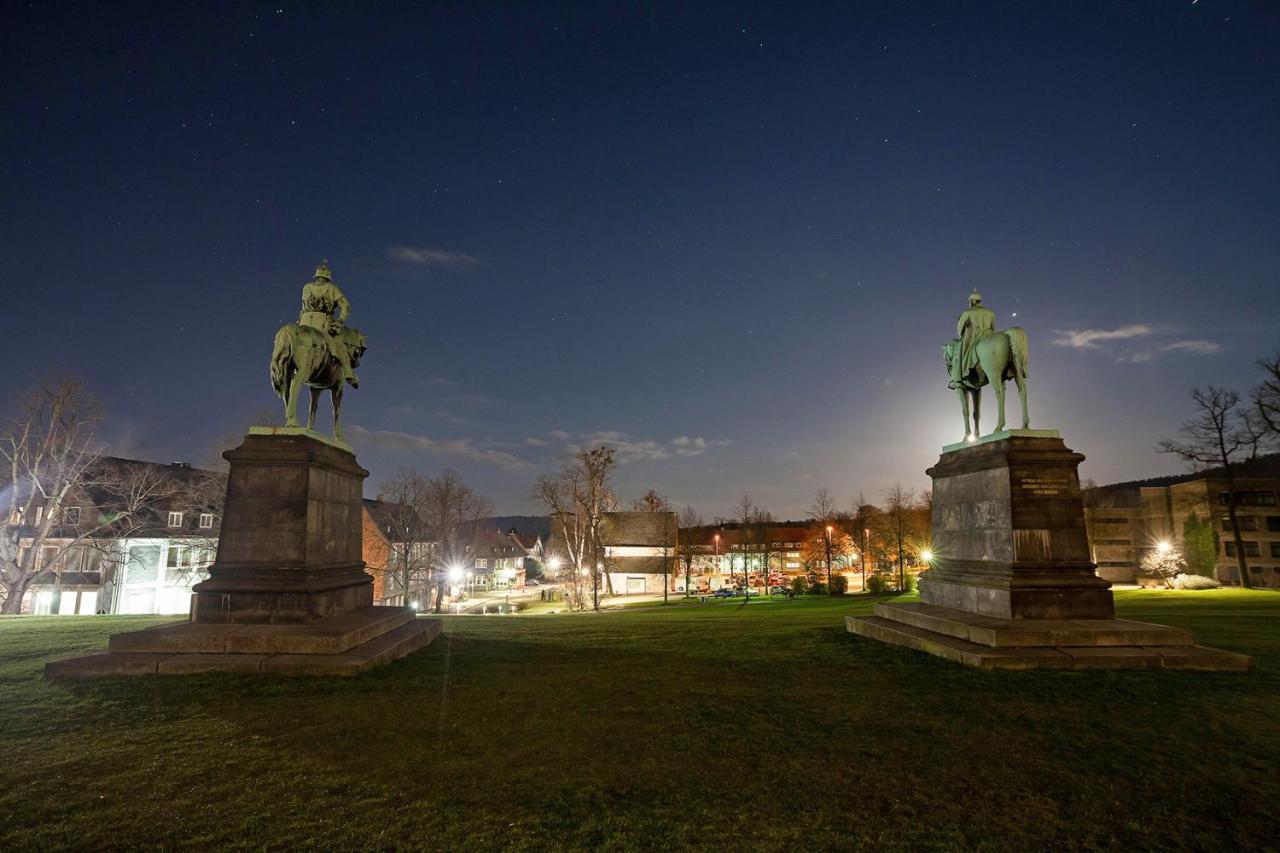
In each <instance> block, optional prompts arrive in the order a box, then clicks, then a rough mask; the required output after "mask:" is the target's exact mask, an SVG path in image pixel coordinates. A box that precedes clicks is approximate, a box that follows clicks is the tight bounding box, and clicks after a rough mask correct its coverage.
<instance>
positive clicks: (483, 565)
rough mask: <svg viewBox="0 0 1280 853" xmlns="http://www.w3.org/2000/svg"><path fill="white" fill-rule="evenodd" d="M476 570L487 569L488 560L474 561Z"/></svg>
mask: <svg viewBox="0 0 1280 853" xmlns="http://www.w3.org/2000/svg"><path fill="white" fill-rule="evenodd" d="M476 568H477V569H487V568H489V561H488V560H476Z"/></svg>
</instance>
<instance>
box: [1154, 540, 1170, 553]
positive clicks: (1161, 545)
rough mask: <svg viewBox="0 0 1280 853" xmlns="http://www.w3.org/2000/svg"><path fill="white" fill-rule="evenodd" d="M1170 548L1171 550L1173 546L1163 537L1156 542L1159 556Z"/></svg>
mask: <svg viewBox="0 0 1280 853" xmlns="http://www.w3.org/2000/svg"><path fill="white" fill-rule="evenodd" d="M1172 550H1173V546H1172V545H1170V544H1169V543H1168V541H1166V540H1164V539H1161V540H1160V541H1159V542H1157V543H1156V552H1157V553H1159V554H1160V555H1161V556H1163V555H1165V554H1168V553H1169V552H1170V551H1172Z"/></svg>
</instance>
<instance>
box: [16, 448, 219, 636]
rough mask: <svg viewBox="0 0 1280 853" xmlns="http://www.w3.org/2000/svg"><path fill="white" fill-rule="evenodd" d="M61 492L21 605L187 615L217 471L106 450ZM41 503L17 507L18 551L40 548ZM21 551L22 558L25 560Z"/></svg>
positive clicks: (207, 544)
mask: <svg viewBox="0 0 1280 853" xmlns="http://www.w3.org/2000/svg"><path fill="white" fill-rule="evenodd" d="M85 482H86V483H87V484H88V485H85V486H83V487H79V488H74V489H72V490H71V491H70V492H69V493H68V495H67V496H66V497H65V498H64V499H63V501H62V504H61V509H60V510H58V512H59V518H57V519H56V520H55V523H54V525H53V526H52V527H51V528H50V530H49V535H47V536H46V537H45V538H43V539H42V540H40V543H39V546H38V548H39V553H37V554H35V555H34V559H35V561H36V562H35V568H36V571H37V573H36V575H35V577H34V579H33V580H32V583H31V585H30V586H29V587H28V589H27V591H26V593H25V594H24V596H23V603H22V612H24V613H33V614H57V615H92V614H97V613H132V614H183V613H187V612H189V610H190V604H191V587H192V586H194V585H195V584H197V583H199V582H200V581H202V580H204V579H205V578H206V577H208V567H209V565H210V564H211V563H212V562H213V558H214V556H215V554H216V551H217V542H218V529H219V525H220V524H221V521H222V517H221V516H222V513H221V505H222V499H223V496H224V494H225V484H224V482H223V480H222V477H221V475H219V474H217V473H215V472H212V471H204V470H201V469H198V468H193V467H192V466H191V465H189V464H187V463H182V462H175V463H172V464H169V465H165V464H161V463H155V462H143V461H139V460H134V459H120V458H116V457H104V458H103V459H101V460H99V461H98V463H97V464H96V465H95V466H94V469H93V470H92V471H91V472H90V474H89V476H87V477H86V478H85ZM43 514H44V505H42V504H41V503H40V502H33V504H32V505H31V506H28V507H22V508H19V509H17V510H15V511H14V517H12V518H10V519H9V523H10V524H11V525H16V526H18V527H19V528H20V530H19V537H18V541H19V548H20V549H24V550H25V549H30V548H32V547H36V539H37V538H38V536H37V529H38V527H39V525H40V523H41V521H42V519H43ZM24 558H25V555H24V557H20V559H24Z"/></svg>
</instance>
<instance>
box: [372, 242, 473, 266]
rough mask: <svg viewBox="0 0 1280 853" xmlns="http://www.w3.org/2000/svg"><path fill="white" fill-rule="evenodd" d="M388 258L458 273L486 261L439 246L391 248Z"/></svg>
mask: <svg viewBox="0 0 1280 853" xmlns="http://www.w3.org/2000/svg"><path fill="white" fill-rule="evenodd" d="M387 257H388V258H390V259H391V260H393V261H397V262H399V263H402V264H412V265H414V266H420V267H426V268H427V269H446V270H454V271H457V272H466V271H468V270H474V269H478V268H480V267H482V266H484V261H483V260H481V259H480V258H477V257H476V256H475V255H467V254H464V253H462V252H452V251H450V250H448V249H441V248H439V247H437V246H391V247H390V248H388V249H387Z"/></svg>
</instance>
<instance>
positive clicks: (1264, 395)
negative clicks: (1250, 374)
mask: <svg viewBox="0 0 1280 853" xmlns="http://www.w3.org/2000/svg"><path fill="white" fill-rule="evenodd" d="M1258 367H1259V368H1260V369H1261V370H1262V383H1261V384H1260V385H1259V386H1258V387H1257V388H1254V389H1253V394H1252V395H1251V396H1252V399H1253V405H1254V408H1255V409H1256V411H1257V415H1258V420H1259V421H1260V422H1261V424H1262V426H1263V427H1264V428H1265V429H1266V430H1267V432H1269V433H1270V434H1271V436H1272V437H1275V436H1280V352H1275V353H1272V354H1271V355H1270V356H1268V357H1267V358H1260V359H1258Z"/></svg>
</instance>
